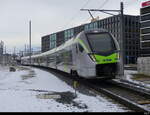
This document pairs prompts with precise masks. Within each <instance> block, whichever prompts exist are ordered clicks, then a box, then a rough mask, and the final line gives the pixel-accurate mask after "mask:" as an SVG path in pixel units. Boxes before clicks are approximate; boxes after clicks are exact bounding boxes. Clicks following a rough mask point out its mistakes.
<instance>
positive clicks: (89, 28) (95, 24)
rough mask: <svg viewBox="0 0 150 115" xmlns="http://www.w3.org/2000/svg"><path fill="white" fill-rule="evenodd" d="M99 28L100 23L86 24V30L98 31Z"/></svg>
mask: <svg viewBox="0 0 150 115" xmlns="http://www.w3.org/2000/svg"><path fill="white" fill-rule="evenodd" d="M97 28H98V22H93V23H90V24H86V25H85V26H84V30H92V29H97Z"/></svg>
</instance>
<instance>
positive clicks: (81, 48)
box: [78, 44, 84, 52]
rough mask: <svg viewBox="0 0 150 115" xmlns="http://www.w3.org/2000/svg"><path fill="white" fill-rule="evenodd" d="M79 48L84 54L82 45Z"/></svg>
mask: <svg viewBox="0 0 150 115" xmlns="http://www.w3.org/2000/svg"><path fill="white" fill-rule="evenodd" d="M78 46H79V51H80V52H83V51H84V49H83V47H82V46H81V45H80V44H78Z"/></svg>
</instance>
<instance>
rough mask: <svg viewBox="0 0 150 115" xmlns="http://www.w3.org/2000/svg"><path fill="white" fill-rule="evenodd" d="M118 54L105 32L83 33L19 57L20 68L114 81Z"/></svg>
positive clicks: (114, 40)
mask: <svg viewBox="0 0 150 115" xmlns="http://www.w3.org/2000/svg"><path fill="white" fill-rule="evenodd" d="M119 50H120V48H119V44H118V42H117V40H116V38H115V37H114V36H113V35H112V34H111V33H109V32H108V31H107V30H105V29H93V30H84V31H82V32H80V33H79V34H77V35H76V36H74V37H72V38H71V39H69V40H68V41H66V42H65V43H64V44H62V45H60V46H59V47H56V48H54V49H52V50H49V51H47V52H44V53H41V54H38V55H32V56H31V57H30V56H26V57H22V58H21V64H22V65H33V66H40V67H48V68H52V69H56V70H59V71H63V72H66V73H69V74H71V76H79V77H82V78H85V79H114V78H115V77H116V75H117V73H118V64H119V62H120V57H119V56H120V54H119Z"/></svg>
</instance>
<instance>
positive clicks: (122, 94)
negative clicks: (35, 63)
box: [40, 68, 150, 113]
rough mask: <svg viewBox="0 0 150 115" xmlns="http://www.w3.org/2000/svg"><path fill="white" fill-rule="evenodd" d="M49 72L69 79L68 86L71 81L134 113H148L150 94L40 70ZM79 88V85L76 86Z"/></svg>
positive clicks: (130, 87)
mask: <svg viewBox="0 0 150 115" xmlns="http://www.w3.org/2000/svg"><path fill="white" fill-rule="evenodd" d="M40 69H41V68H40ZM42 69H44V70H47V71H49V72H51V73H52V74H54V75H56V76H58V77H61V79H63V80H65V79H69V82H68V83H69V84H70V85H72V84H73V81H77V82H78V84H81V85H84V86H85V87H87V88H88V89H90V90H92V91H94V92H95V93H99V94H105V95H106V96H108V97H110V98H112V99H114V100H115V101H117V102H118V103H120V104H123V105H125V106H126V107H128V108H129V109H131V110H133V111H135V112H146V113H149V112H150V92H149V91H146V90H143V89H140V88H135V87H134V86H131V85H128V84H124V83H122V82H118V81H113V80H110V81H105V82H104V81H97V80H96V81H94V80H85V79H78V78H77V77H69V76H70V75H69V74H67V73H64V72H61V71H57V70H54V69H49V68H42ZM78 87H80V85H79V86H78Z"/></svg>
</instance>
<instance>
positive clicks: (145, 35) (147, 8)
mask: <svg viewBox="0 0 150 115" xmlns="http://www.w3.org/2000/svg"><path fill="white" fill-rule="evenodd" d="M140 22H141V28H140V30H141V31H140V33H141V35H140V36H141V37H140V44H141V45H140V46H141V56H142V57H147V56H150V1H147V2H144V3H142V8H141V20H140Z"/></svg>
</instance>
